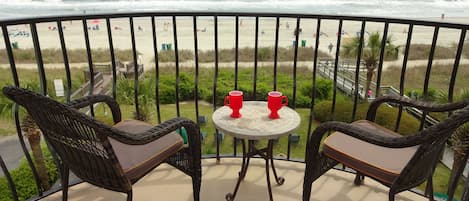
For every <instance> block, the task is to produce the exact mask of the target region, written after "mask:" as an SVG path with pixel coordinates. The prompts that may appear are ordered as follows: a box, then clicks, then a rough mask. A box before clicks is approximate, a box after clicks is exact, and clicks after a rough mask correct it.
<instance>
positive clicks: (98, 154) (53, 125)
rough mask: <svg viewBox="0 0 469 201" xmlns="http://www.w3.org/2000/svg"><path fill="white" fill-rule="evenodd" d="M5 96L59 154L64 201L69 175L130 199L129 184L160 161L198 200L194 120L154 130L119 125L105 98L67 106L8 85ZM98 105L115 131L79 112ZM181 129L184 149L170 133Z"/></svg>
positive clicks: (110, 102) (181, 120) (85, 99)
mask: <svg viewBox="0 0 469 201" xmlns="http://www.w3.org/2000/svg"><path fill="white" fill-rule="evenodd" d="M3 94H5V96H7V97H8V98H10V99H12V100H13V101H15V102H16V103H18V104H19V105H22V106H23V107H25V108H26V110H27V111H28V112H29V114H30V115H31V116H32V118H33V119H34V120H35V121H36V123H37V125H38V126H39V128H40V129H41V131H42V133H43V134H44V136H45V138H46V140H47V141H48V142H49V143H50V144H51V145H52V147H53V148H54V150H55V151H56V152H57V154H58V155H59V157H60V159H61V173H62V185H63V200H67V194H68V175H69V170H71V171H72V172H73V173H74V174H75V175H76V176H78V177H79V178H81V179H82V180H84V181H86V182H89V183H91V184H94V185H96V186H99V187H103V188H106V189H109V190H113V191H118V192H123V193H127V200H132V184H134V183H136V182H137V181H138V180H139V179H141V178H142V177H143V176H145V175H146V174H147V173H148V172H150V171H151V170H153V169H154V168H155V167H156V166H158V165H159V164H161V163H163V162H167V163H168V164H170V165H172V166H174V167H176V168H177V169H179V170H181V171H182V172H184V173H185V174H187V175H189V176H191V177H192V185H193V197H194V200H195V201H198V200H199V193H200V185H201V164H200V158H201V152H200V134H199V128H198V126H197V125H196V124H195V123H194V122H193V121H191V120H188V119H184V118H175V119H171V120H169V121H166V122H164V123H162V124H160V125H157V126H151V125H149V124H147V123H145V122H140V121H136V120H128V121H121V112H120V109H119V105H118V103H117V102H116V101H115V100H114V99H112V98H111V97H109V96H104V95H93V96H87V97H83V98H81V99H77V100H75V101H72V102H70V103H69V104H66V105H65V104H62V103H59V102H57V101H55V100H53V99H51V98H48V97H45V96H43V95H40V94H37V93H34V92H31V91H28V90H25V89H21V88H17V87H12V86H7V87H4V88H3ZM99 102H103V103H106V104H107V105H108V106H109V107H110V108H111V112H112V116H113V118H114V123H116V124H115V125H114V126H113V127H111V126H108V125H105V124H102V123H100V122H99V121H97V120H95V119H94V118H92V117H90V116H87V115H85V114H83V113H81V112H79V111H78V109H79V108H83V107H86V106H90V105H92V104H95V103H99ZM180 127H184V128H185V129H186V130H187V133H188V145H187V146H184V144H183V140H182V138H181V137H180V136H179V135H178V134H176V133H175V132H174V131H175V130H177V129H178V128H180ZM163 200H164V199H163ZM166 200H167V199H166Z"/></svg>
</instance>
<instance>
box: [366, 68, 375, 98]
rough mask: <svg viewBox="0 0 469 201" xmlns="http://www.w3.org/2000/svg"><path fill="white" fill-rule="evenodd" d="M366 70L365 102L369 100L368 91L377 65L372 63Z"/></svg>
mask: <svg viewBox="0 0 469 201" xmlns="http://www.w3.org/2000/svg"><path fill="white" fill-rule="evenodd" d="M366 70H367V71H366V87H365V102H368V91H369V90H370V86H371V80H372V79H373V74H374V71H375V67H374V66H373V65H370V66H367V67H366Z"/></svg>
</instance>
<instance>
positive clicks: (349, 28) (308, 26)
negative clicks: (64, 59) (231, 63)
mask: <svg viewBox="0 0 469 201" xmlns="http://www.w3.org/2000/svg"><path fill="white" fill-rule="evenodd" d="M176 19H177V42H178V48H179V50H181V49H189V50H194V31H193V30H194V28H193V20H192V18H190V17H178V18H176ZM427 20H433V21H443V20H441V19H439V18H434V19H427ZM467 20H468V18H446V19H445V20H444V21H445V22H450V21H452V22H461V23H463V22H467ZM87 23H88V27H90V29H89V37H90V44H91V48H93V49H96V48H105V49H106V48H109V40H108V35H107V29H106V23H105V20H103V19H100V20H89V21H88V22H87ZM239 23H240V27H239V47H240V48H242V47H254V44H255V42H254V41H255V18H252V17H251V18H246V17H240V20H239ZM275 23H276V20H275V18H260V21H259V47H273V46H274V45H275ZM338 24H339V23H338V21H333V20H322V21H321V30H320V31H321V34H320V37H319V38H320V41H319V48H320V50H321V51H324V52H329V50H328V46H329V44H332V46H333V50H332V52H331V55H334V54H335V48H336V42H337V33H338ZM62 25H63V27H64V28H65V29H64V35H65V41H66V46H67V48H68V49H84V48H85V40H84V34H83V25H82V23H81V21H64V22H63V24H62ZM96 26H99V30H97V29H96ZM56 27H57V24H56V23H41V24H38V26H37V29H38V33H39V41H40V46H41V48H42V49H46V48H57V49H60V42H59V35H58V31H57V29H56ZM156 27H157V42H158V47H157V48H158V50H159V51H161V48H162V44H163V43H164V44H171V46H172V48H173V49H174V33H173V25H172V19H171V18H167V17H166V18H163V17H161V18H156ZM295 27H296V19H294V18H282V19H280V26H279V36H278V37H279V42H278V45H279V46H280V47H291V46H292V44H293V42H294V40H295V35H294V30H295ZM300 27H301V29H302V32H301V34H300V36H299V41H305V42H306V44H305V45H306V46H307V47H314V45H315V40H316V38H315V37H316V29H317V20H315V19H302V20H301V24H300ZM360 27H361V22H357V21H344V23H343V29H342V30H343V35H342V43H344V42H347V41H349V40H350V39H351V38H352V37H354V36H356V35H357V34H359V31H360ZM383 28H384V24H383V23H372V22H368V23H366V28H365V29H366V33H367V34H366V35H368V33H372V32H382V31H383ZM111 29H113V30H112V34H113V35H112V36H113V44H114V48H116V49H131V48H132V45H131V36H130V23H129V19H127V18H126V19H112V20H111ZM134 29H135V40H136V48H137V51H138V52H140V53H141V57H140V58H141V62H143V64H144V65H145V66H150V67H154V63H153V61H152V60H153V58H154V47H153V36H152V28H151V19H150V18H149V17H147V18H134ZM407 29H408V26H407V25H400V24H390V27H389V35H390V36H391V37H392V42H393V44H395V45H404V44H405V42H406V40H407ZM197 30H198V31H197V37H198V48H199V50H212V49H214V46H215V43H214V40H215V39H214V19H213V17H199V18H198V19H197ZM9 32H10V34H11V36H10V40H11V42H17V43H18V46H19V48H32V47H33V43H32V39H31V38H32V37H31V36H28V35H30V28H29V26H28V25H19V26H10V27H9ZM235 32H236V30H235V19H234V18H233V17H230V18H228V17H219V19H218V33H219V36H218V48H219V49H230V48H234V47H235ZM433 32H434V31H433V28H432V27H424V26H414V29H413V37H412V44H431V42H432V37H433ZM366 35H365V36H366ZM459 35H460V31H458V30H451V29H440V31H439V37H438V41H437V44H438V45H441V46H451V45H453V44H454V43H457V42H458V40H459ZM4 47H5V44H4V41H3V40H0V49H3V48H4ZM19 67H21V66H20V65H19ZM46 67H47V65H46ZM147 69H148V68H147Z"/></svg>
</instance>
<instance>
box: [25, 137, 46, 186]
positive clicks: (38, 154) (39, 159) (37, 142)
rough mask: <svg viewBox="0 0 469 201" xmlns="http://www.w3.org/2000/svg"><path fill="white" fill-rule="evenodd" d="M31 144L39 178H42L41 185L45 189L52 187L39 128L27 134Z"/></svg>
mask: <svg viewBox="0 0 469 201" xmlns="http://www.w3.org/2000/svg"><path fill="white" fill-rule="evenodd" d="M27 137H28V141H29V145H30V146H31V151H32V152H33V156H34V163H35V164H36V168H37V172H38V175H39V179H40V180H41V181H40V182H41V187H42V189H43V190H48V189H50V184H49V175H48V174H47V168H46V164H45V162H44V157H43V155H42V151H41V133H40V132H39V130H37V129H36V130H34V131H31V130H30V133H28V134H27Z"/></svg>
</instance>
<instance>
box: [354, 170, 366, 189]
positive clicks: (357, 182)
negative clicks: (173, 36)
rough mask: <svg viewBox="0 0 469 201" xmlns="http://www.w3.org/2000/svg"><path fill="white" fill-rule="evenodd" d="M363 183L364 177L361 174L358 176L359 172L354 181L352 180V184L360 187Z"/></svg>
mask: <svg viewBox="0 0 469 201" xmlns="http://www.w3.org/2000/svg"><path fill="white" fill-rule="evenodd" d="M364 181H365V176H363V174H360V173H359V172H357V174H356V175H355V180H353V183H354V184H355V185H356V186H360V185H362V184H363V182H364Z"/></svg>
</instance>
